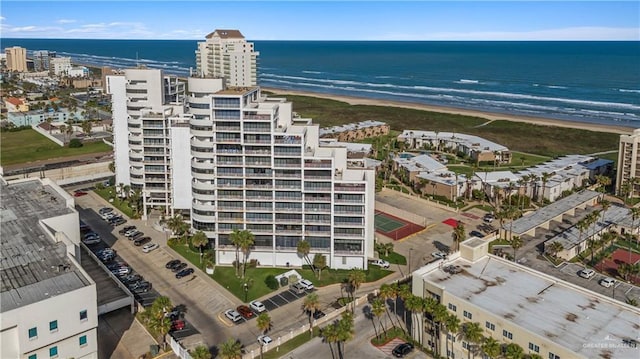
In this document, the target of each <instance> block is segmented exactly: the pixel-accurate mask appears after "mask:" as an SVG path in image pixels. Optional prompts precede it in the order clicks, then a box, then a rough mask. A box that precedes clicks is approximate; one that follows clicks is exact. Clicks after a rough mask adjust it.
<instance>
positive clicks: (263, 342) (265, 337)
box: [258, 335, 273, 346]
mask: <svg viewBox="0 0 640 359" xmlns="http://www.w3.org/2000/svg"><path fill="white" fill-rule="evenodd" d="M271 342H273V339H271V337H269V336H268V335H260V336H259V337H258V343H260V345H262V346H264V345H267V344H270V343H271Z"/></svg>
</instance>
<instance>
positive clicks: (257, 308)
mask: <svg viewBox="0 0 640 359" xmlns="http://www.w3.org/2000/svg"><path fill="white" fill-rule="evenodd" d="M249 307H250V308H251V309H253V310H255V311H256V312H258V313H262V312H264V311H265V310H267V308H266V307H265V306H264V304H262V302H260V301H258V300H254V301H253V302H251V303H249Z"/></svg>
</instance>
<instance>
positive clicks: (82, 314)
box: [80, 310, 87, 321]
mask: <svg viewBox="0 0 640 359" xmlns="http://www.w3.org/2000/svg"><path fill="white" fill-rule="evenodd" d="M80 320H81V321H84V320H87V311H86V310H81V311H80Z"/></svg>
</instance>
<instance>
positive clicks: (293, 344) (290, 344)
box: [256, 327, 320, 359]
mask: <svg viewBox="0 0 640 359" xmlns="http://www.w3.org/2000/svg"><path fill="white" fill-rule="evenodd" d="M267 334H268V333H267ZM318 335H320V330H319V329H318V327H314V328H313V338H315V337H317V336H318ZM271 339H273V340H274V341H277V340H278V338H274V337H271ZM311 339H312V338H310V337H309V332H304V333H302V334H298V335H297V336H295V337H293V339H291V340H289V341H287V342H286V343H284V344H282V345H281V346H280V349H279V350H278V351H276V349H275V348H276V346H275V345H272V346H271V348H273V349H271V350H269V351H268V352H266V353H264V355H263V358H264V359H277V358H282V357H283V355H284V354H286V353H288V352H290V351H292V350H294V349H295V348H297V347H299V346H301V345H302V344H304V343H306V342H308V341H309V340H311ZM259 354H260V351H258V352H257V353H256V357H257V356H258V355H259Z"/></svg>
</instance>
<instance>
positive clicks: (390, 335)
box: [371, 327, 410, 346]
mask: <svg viewBox="0 0 640 359" xmlns="http://www.w3.org/2000/svg"><path fill="white" fill-rule="evenodd" d="M378 334H379V338H376V337H373V338H372V339H371V344H373V345H375V346H382V345H385V344H387V343H388V342H390V341H392V340H393V339H395V338H401V339H404V340H410V338H409V337H408V336H407V333H405V332H404V330H402V329H400V328H398V327H393V328H389V329H387V334H386V335H385V333H384V332H383V331H382V329H380V333H378Z"/></svg>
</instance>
